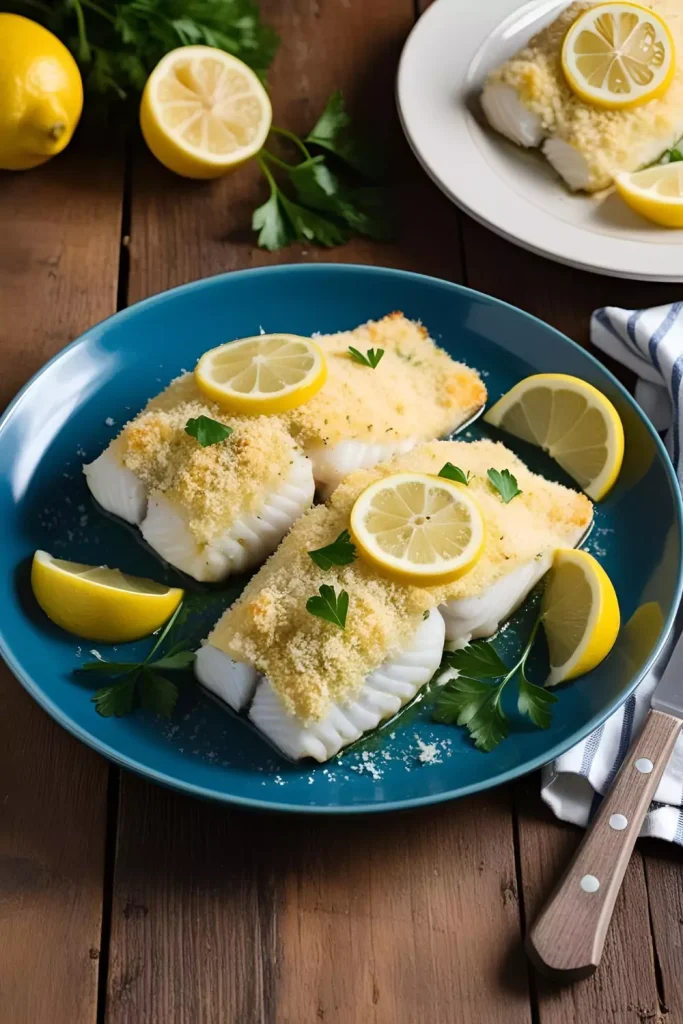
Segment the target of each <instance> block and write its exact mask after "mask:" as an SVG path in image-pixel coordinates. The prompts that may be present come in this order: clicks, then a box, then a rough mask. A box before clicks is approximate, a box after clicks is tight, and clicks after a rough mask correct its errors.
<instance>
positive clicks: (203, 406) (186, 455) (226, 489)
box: [114, 373, 299, 544]
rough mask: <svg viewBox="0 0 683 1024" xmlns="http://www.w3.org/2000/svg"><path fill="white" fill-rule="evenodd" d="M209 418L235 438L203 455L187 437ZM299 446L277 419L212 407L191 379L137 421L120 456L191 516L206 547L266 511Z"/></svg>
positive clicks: (124, 436)
mask: <svg viewBox="0 0 683 1024" xmlns="http://www.w3.org/2000/svg"><path fill="white" fill-rule="evenodd" d="M198 416H208V417H209V418H211V419H214V420H218V421H219V422H221V423H224V424H225V425H226V426H229V427H232V430H233V433H232V434H231V435H230V436H229V437H228V438H227V439H226V440H225V441H222V442H220V443H219V444H214V445H210V446H208V447H206V448H202V446H201V445H200V444H199V442H198V441H197V440H196V439H195V438H194V437H191V436H190V435H189V434H186V433H185V426H186V424H187V421H188V420H189V419H192V418H196V417H198ZM298 450H299V449H298V446H297V445H296V443H295V442H294V441H293V440H292V438H291V437H290V435H289V433H288V432H287V430H286V427H285V425H284V423H282V422H281V420H279V419H278V418H277V417H269V416H257V417H245V416H233V415H230V414H228V413H226V412H225V411H224V410H221V408H220V407H219V406H218V405H216V404H215V403H212V402H210V401H207V400H206V399H205V398H204V397H203V396H202V395H201V394H200V392H199V391H198V389H197V387H196V384H195V382H194V376H193V374H190V373H187V374H184V375H183V376H182V377H178V378H177V379H176V380H174V381H172V382H171V384H170V385H169V386H168V387H167V388H166V390H165V391H163V392H162V393H161V394H160V395H157V397H156V398H153V399H152V400H151V401H150V402H149V403H148V404H147V406H146V408H145V409H144V410H143V411H142V412H141V413H140V414H139V415H138V416H136V417H135V419H133V420H131V422H130V423H128V424H127V425H126V426H125V427H124V428H123V430H122V432H121V434H120V435H119V437H118V438H117V440H116V442H115V443H114V451H115V453H116V454H117V455H118V457H119V459H120V460H121V462H122V463H123V464H124V465H125V466H127V468H128V469H130V470H131V471H132V472H133V473H135V475H136V476H137V477H138V478H139V479H140V480H142V482H143V483H144V484H145V485H146V487H147V488H148V489H149V491H150V493H154V492H159V491H160V492H162V493H163V494H164V495H165V497H166V498H168V499H169V500H171V501H173V502H176V503H177V504H178V505H180V506H181V507H182V508H183V509H184V510H185V511H186V512H187V513H188V520H189V528H190V530H191V532H192V534H193V536H194V538H195V539H196V540H197V541H198V542H199V543H200V544H205V543H208V542H209V541H210V540H211V539H212V538H213V537H215V536H216V535H217V534H219V533H221V532H222V531H223V530H225V529H228V528H229V527H230V526H231V525H232V524H233V523H234V521H235V519H237V518H238V516H239V515H241V514H243V513H246V512H254V511H256V510H258V508H260V507H261V506H262V505H263V502H264V499H265V498H266V497H267V495H268V493H269V492H270V491H271V490H272V489H273V487H276V486H278V485H279V484H280V483H281V482H282V480H283V479H285V478H286V477H287V476H288V475H289V472H290V466H291V463H292V460H293V459H294V456H295V453H296V452H298Z"/></svg>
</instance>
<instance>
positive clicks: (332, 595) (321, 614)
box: [306, 583, 349, 629]
mask: <svg viewBox="0 0 683 1024" xmlns="http://www.w3.org/2000/svg"><path fill="white" fill-rule="evenodd" d="M318 593H319V594H320V597H309V599H308V601H307V602H306V611H307V612H310V614H311V615H317V617H318V618H319V619H325V620H326V621H327V622H332V623H334V625H335V626H339V627H340V628H341V629H344V628H345V626H346V613H347V612H348V610H349V595H348V594H347V592H346V591H345V590H342V591H341V593H340V594H339V596H338V597H337V593H336V591H335V589H334V587H330V586H328V585H327V584H326V583H323V585H322V586H321V587H319V588H318Z"/></svg>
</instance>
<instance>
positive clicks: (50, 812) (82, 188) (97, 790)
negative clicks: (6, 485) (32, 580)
mask: <svg viewBox="0 0 683 1024" xmlns="http://www.w3.org/2000/svg"><path fill="white" fill-rule="evenodd" d="M121 194H122V167H121V163H120V160H119V159H118V158H117V157H112V156H111V155H109V154H107V153H103V152H102V151H100V154H99V155H96V154H93V153H92V150H91V149H90V148H89V147H87V148H86V147H81V145H80V144H79V143H78V142H75V143H73V144H72V147H71V148H70V149H69V151H68V152H67V153H65V154H64V155H63V156H61V157H58V158H57V159H55V160H54V161H53V162H52V163H50V164H48V165H46V166H44V167H43V168H40V169H37V170H33V171H29V172H26V173H21V174H10V173H4V174H1V175H0V295H1V296H2V301H1V305H2V316H1V317H0V360H1V361H2V372H1V373H0V407H4V406H5V405H6V404H7V402H8V401H9V400H10V399H11V398H12V397H13V396H14V394H15V392H16V391H17V390H18V389H19V387H20V386H21V385H22V384H23V383H24V382H25V381H26V380H27V378H28V377H29V376H30V375H31V374H32V373H33V372H34V371H35V370H37V369H38V368H39V367H40V366H41V364H42V363H44V362H45V360H46V359H48V358H49V357H50V356H52V355H54V354H55V353H56V352H58V351H59V349H60V348H62V347H63V346H64V345H66V344H67V342H69V341H71V340H72V339H73V338H74V337H76V336H77V335H78V334H80V333H81V332H82V331H84V330H85V329H86V328H87V327H89V326H90V325H91V324H93V323H94V322H96V321H97V320H101V319H102V318H103V317H105V316H108V315H109V314H110V313H112V312H114V310H115V308H116V287H117V277H118V260H119V241H120V219H121ZM0 720H1V721H2V723H3V730H2V740H1V741H0V1020H1V1021H2V1022H3V1024H5V1022H6V1024H48V1022H49V1024H91V1022H92V1024H94V1021H95V1018H96V1007H97V981H98V968H99V952H100V930H101V915H102V883H103V873H104V866H103V865H104V844H105V823H106V801H107V795H106V794H107V771H108V769H107V764H106V762H105V761H103V760H102V759H100V758H99V757H97V755H95V754H94V753H93V752H92V751H90V750H88V749H87V748H86V747H84V746H83V745H82V744H80V743H78V742H77V741H76V740H75V739H73V738H72V737H71V736H69V735H68V734H67V733H66V732H65V731H64V730H63V729H61V728H59V726H57V725H55V724H54V723H53V722H52V721H51V720H50V719H49V718H48V716H47V715H46V714H45V713H44V712H43V711H41V710H40V709H39V708H38V706H37V705H36V704H35V703H34V702H33V701H32V700H31V699H30V698H29V696H28V694H26V693H25V692H24V690H23V689H22V688H21V686H20V685H19V683H18V682H17V681H16V680H15V679H14V678H13V677H12V675H11V674H10V672H9V670H8V669H7V668H6V667H5V666H4V665H2V666H0Z"/></svg>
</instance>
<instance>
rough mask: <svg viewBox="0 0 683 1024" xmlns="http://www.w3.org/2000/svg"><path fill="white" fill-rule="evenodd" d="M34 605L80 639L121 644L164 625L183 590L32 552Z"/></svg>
mask: <svg viewBox="0 0 683 1024" xmlns="http://www.w3.org/2000/svg"><path fill="white" fill-rule="evenodd" d="M31 586H32V587H33V593H34V594H35V598H36V601H37V602H38V604H39V605H40V607H41V608H42V609H43V611H44V612H45V614H46V615H47V617H48V618H49V619H52V621H53V622H54V623H56V625H58V626H61V627H62V629H66V630H67V631H68V632H69V633H75V634H76V636H80V637H84V638H85V639H86V640H101V641H103V642H104V643H109V644H118V643H121V644H122V643H126V642H127V641H128V640H139V639H140V637H143V636H149V634H150V633H153V632H154V631H155V629H159V627H160V626H162V625H163V624H164V622H166V620H167V619H168V618H170V616H171V615H172V614H173V612H174V611H175V610H176V608H177V607H178V605H179V604H180V602H181V601H182V598H183V591H182V590H178V589H177V588H176V587H165V586H163V585H162V584H161V583H155V582H154V581H153V580H146V579H142V578H141V577H139V576H126V575H125V573H122V572H121V571H120V570H119V569H107V568H106V566H94V565H82V564H81V563H80V562H66V561H64V560H63V559H61V558H53V557H52V555H48V553H47V552H46V551H36V553H35V555H34V556H33V566H32V568H31Z"/></svg>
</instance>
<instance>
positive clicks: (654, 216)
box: [615, 162, 683, 228]
mask: <svg viewBox="0 0 683 1024" xmlns="http://www.w3.org/2000/svg"><path fill="white" fill-rule="evenodd" d="M615 183H616V186H617V192H618V193H619V195H620V196H621V198H622V199H623V200H624V202H625V203H628V205H629V206H630V207H631V209H632V210H635V211H636V213H639V214H641V216H643V217H646V218H647V219H648V220H651V221H654V223H655V224H661V225H662V226H663V227H665V228H683V163H680V162H679V163H673V164H662V165H661V166H658V167H648V168H647V170H645V171H636V172H635V173H634V174H618V175H617V177H616V179H615Z"/></svg>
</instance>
